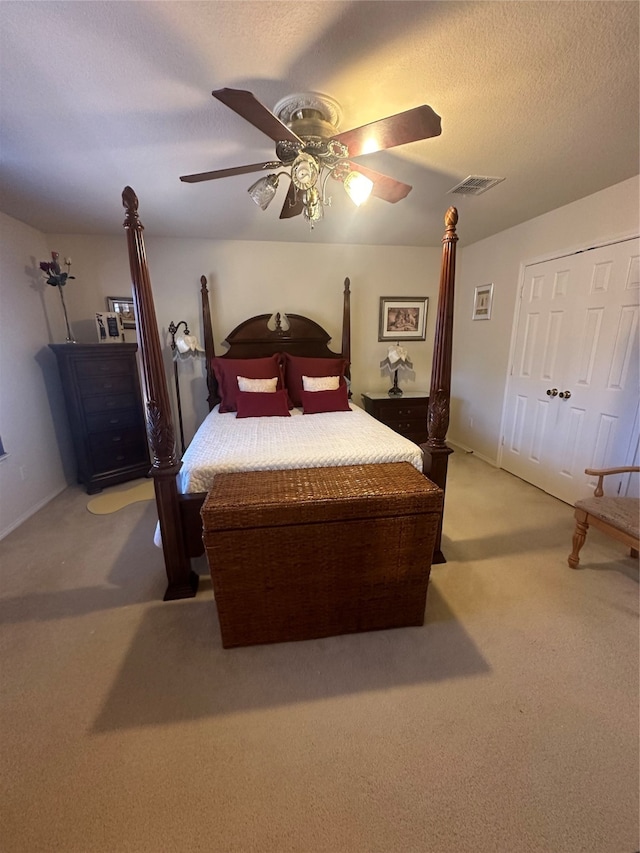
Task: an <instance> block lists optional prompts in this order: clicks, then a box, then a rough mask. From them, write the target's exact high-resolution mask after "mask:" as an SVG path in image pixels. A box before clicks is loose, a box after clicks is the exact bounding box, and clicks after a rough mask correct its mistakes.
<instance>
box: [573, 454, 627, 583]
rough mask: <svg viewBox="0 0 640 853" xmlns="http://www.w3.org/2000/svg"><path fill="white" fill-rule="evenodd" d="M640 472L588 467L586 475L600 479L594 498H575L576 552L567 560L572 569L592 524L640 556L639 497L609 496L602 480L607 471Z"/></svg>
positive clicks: (574, 535) (574, 538)
mask: <svg viewBox="0 0 640 853" xmlns="http://www.w3.org/2000/svg"><path fill="white" fill-rule="evenodd" d="M632 471H640V468H638V467H635V466H632V467H624V468H602V469H595V468H587V469H586V470H585V474H589V475H590V476H595V477H597V478H598V484H597V486H596V490H595V492H594V493H593V495H594V496H593V497H592V498H584V499H583V500H579V501H576V511H575V517H576V529H575V532H574V534H573V551H572V552H571V553H570V554H569V559H568V563H569V565H570V566H571V568H572V569H577V568H578V563H579V562H580V558H579V556H578V555H579V553H580V549H581V548H582V546H583V545H584V540H585V539H586V537H587V531H588V530H589V525H592V526H593V527H596V528H597V529H598V530H601V531H602V532H603V533H606V534H607V535H608V536H612V537H613V538H614V539H617V540H618V541H620V542H624V544H625V545H628V546H629V548H631V556H632V557H637V556H638V549H639V548H640V543H639V540H638V535H639V527H640V523H639V520H640V499H638V498H628V497H607V496H605V494H604V489H603V488H602V481H603V479H604V478H605V477H606V476H607V474H626V473H628V472H632Z"/></svg>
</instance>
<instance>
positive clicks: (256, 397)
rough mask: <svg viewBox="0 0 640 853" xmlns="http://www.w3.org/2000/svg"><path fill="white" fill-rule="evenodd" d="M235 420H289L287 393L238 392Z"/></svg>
mask: <svg viewBox="0 0 640 853" xmlns="http://www.w3.org/2000/svg"><path fill="white" fill-rule="evenodd" d="M236 403H237V405H238V414H237V415H236V418H290V417H291V414H290V412H289V401H288V400H287V392H286V391H284V390H282V391H276V392H275V394H274V393H272V392H270V391H238V396H237V397H236Z"/></svg>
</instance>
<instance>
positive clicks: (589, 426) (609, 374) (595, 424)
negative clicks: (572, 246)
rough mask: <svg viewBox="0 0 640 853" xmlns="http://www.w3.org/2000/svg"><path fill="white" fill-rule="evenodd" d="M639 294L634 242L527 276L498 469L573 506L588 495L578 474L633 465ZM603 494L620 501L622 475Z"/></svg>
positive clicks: (625, 484) (546, 265) (639, 392)
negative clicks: (594, 469)
mask: <svg viewBox="0 0 640 853" xmlns="http://www.w3.org/2000/svg"><path fill="white" fill-rule="evenodd" d="M639 295H640V245H639V241H638V239H637V238H634V239H629V240H624V241H621V242H619V243H613V244H611V245H608V246H602V247H598V248H595V249H590V250H588V251H584V252H579V253H577V254H573V255H568V256H566V257H561V258H556V259H554V260H550V261H544V262H542V263H538V264H532V265H531V266H527V267H526V269H525V277H524V284H523V287H522V292H521V294H520V305H519V314H518V324H517V332H516V340H515V347H514V357H513V362H512V365H511V371H510V376H509V379H508V382H507V391H506V397H505V417H504V431H503V437H502V453H501V466H502V467H503V468H504V469H505V470H507V471H510V472H511V473H512V474H516V475H517V476H518V477H521V478H522V479H523V480H526V481H527V482H529V483H533V484H534V485H536V486H538V487H539V488H541V489H544V491H546V492H549V494H552V495H554V496H555V497H557V498H560V499H561V500H563V501H566V502H567V503H570V504H573V503H574V502H575V501H576V500H577V499H578V498H579V497H584V496H585V495H586V494H588V488H587V485H588V483H589V478H587V477H586V475H585V474H584V469H585V468H605V467H613V466H619V465H628V464H637V461H635V460H637V447H638V417H639V400H640V385H639V362H640V355H639V348H638V320H639V308H638V303H639ZM591 479H593V478H591ZM607 486H608V489H611V490H612V492H613V493H615V492H616V491H619V493H621V494H624V493H625V492H626V491H627V490H628V489H629V488H630V486H629V475H626V476H625V477H620V478H618V481H617V482H608V483H607ZM632 488H633V487H632Z"/></svg>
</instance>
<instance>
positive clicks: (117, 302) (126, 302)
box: [107, 296, 136, 329]
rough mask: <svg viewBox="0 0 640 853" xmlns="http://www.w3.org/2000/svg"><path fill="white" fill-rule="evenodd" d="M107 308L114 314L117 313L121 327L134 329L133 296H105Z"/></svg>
mask: <svg viewBox="0 0 640 853" xmlns="http://www.w3.org/2000/svg"><path fill="white" fill-rule="evenodd" d="M107 308H108V309H109V311H111V312H113V313H114V314H119V315H120V319H121V321H122V328H123V329H135V327H136V315H135V313H134V311H133V297H131V296H107Z"/></svg>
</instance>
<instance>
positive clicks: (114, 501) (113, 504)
mask: <svg viewBox="0 0 640 853" xmlns="http://www.w3.org/2000/svg"><path fill="white" fill-rule="evenodd" d="M150 500H153V480H140V481H139V482H136V485H134V486H131V485H130V484H128V485H127V486H126V487H124V488H122V487H113V488H111V489H107V490H105V491H104V492H103V493H102V494H100V495H98V496H97V497H95V498H91V500H90V501H89V503H88V504H87V509H88V510H89V512H92V513H93V514H94V515H110V513H112V512H118V510H119V509H122V508H123V507H125V506H129V504H133V503H136V502H137V501H150Z"/></svg>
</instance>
